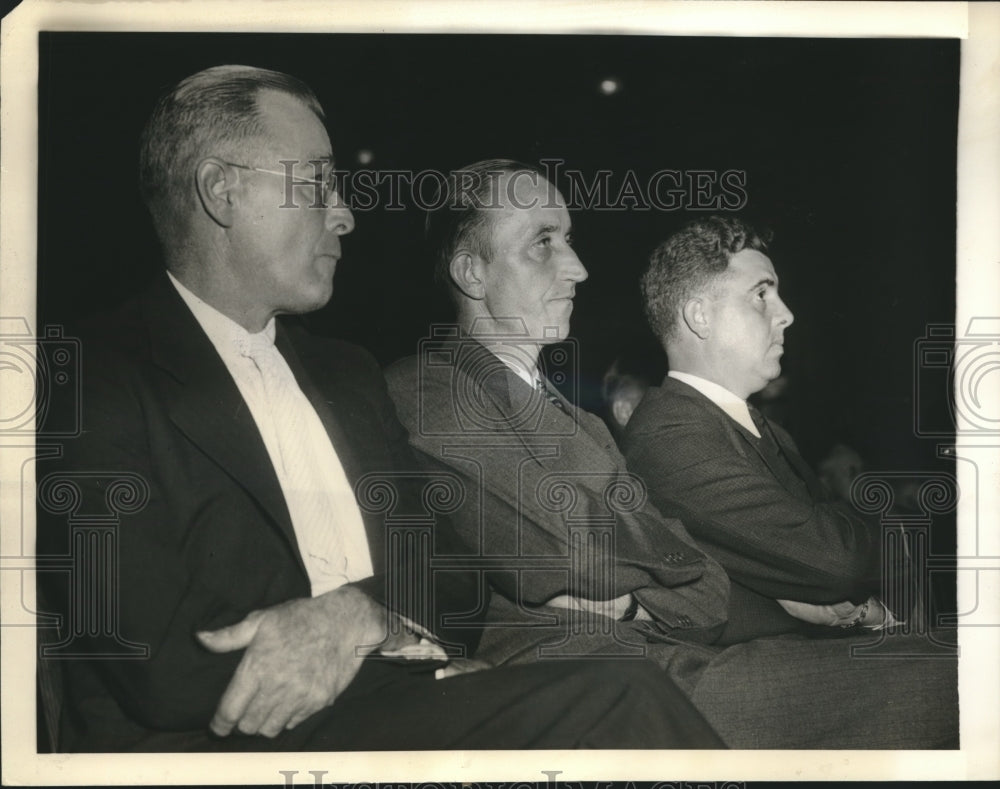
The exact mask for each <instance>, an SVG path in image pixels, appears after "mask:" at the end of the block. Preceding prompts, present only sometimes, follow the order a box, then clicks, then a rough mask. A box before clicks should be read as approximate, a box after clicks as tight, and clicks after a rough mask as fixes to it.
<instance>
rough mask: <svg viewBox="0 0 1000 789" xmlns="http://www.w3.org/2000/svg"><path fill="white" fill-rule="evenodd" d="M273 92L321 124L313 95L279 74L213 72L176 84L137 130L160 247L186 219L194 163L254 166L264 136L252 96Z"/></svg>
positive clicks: (145, 192) (144, 190)
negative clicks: (170, 227) (174, 224)
mask: <svg viewBox="0 0 1000 789" xmlns="http://www.w3.org/2000/svg"><path fill="white" fill-rule="evenodd" d="M262 90H274V91H279V92H281V93H286V94H288V95H290V96H294V97H295V98H298V99H300V100H301V101H302V102H304V103H305V104H306V106H308V107H309V109H311V110H312V111H313V112H314V113H316V116H317V117H318V118H319V119H320V120H321V121H325V118H324V115H323V108H322V107H321V106H320V104H319V101H318V100H317V99H316V96H315V95H314V94H313V92H312V90H310V89H309V87H308V86H307V85H306V84H305V83H304V82H301V81H300V80H298V79H296V78H295V77H291V76H289V75H288V74H282V73H281V72H279V71H269V70H267V69H262V68H256V67H253V66H214V67H212V68H208V69H205V70H204V71H199V72H198V73H197V74H192V75H191V76H190V77H187V78H185V79H183V80H181V81H180V82H179V83H177V85H176V86H174V87H173V88H172V89H170V90H169V91H168V92H167V93H166V94H164V95H163V96H162V97H161V98H160V100H159V101H158V102H157V104H156V107H155V108H154V109H153V113H152V115H151V116H150V118H149V121H148V122H147V123H146V127H145V129H143V132H142V137H141V139H140V149H139V190H140V192H141V194H142V199H143V200H144V202H145V203H146V206H147V207H148V208H149V211H150V213H151V214H152V216H153V223H154V225H156V227H157V233H158V234H159V235H160V237H161V241H162V240H163V233H164V231H165V223H168V222H170V221H171V220H172V219H176V218H177V217H181V216H184V214H185V213H186V212H187V211H190V210H191V205H190V204H189V200H190V197H189V195H190V194H191V189H190V186H191V183H192V181H193V179H194V177H195V172H196V170H197V167H198V163H199V162H200V161H201V160H203V159H205V158H206V157H208V156H218V157H219V158H220V159H225V160H227V161H233V162H235V163H236V164H243V165H251V166H252V165H254V164H255V162H253V161H245V160H246V159H248V158H252V157H253V155H254V154H255V152H256V147H255V145H254V144H255V143H258V142H259V141H260V140H261V138H262V137H263V136H264V135H265V133H266V131H265V129H264V124H263V121H262V119H261V116H260V109H259V106H258V95H259V93H260V92H261V91H262Z"/></svg>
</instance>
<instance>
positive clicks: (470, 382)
mask: <svg viewBox="0 0 1000 789" xmlns="http://www.w3.org/2000/svg"><path fill="white" fill-rule="evenodd" d="M457 368H458V374H459V375H461V376H463V378H464V379H465V381H466V382H467V386H466V387H465V391H467V392H474V391H478V390H481V391H482V393H483V399H482V401H481V402H482V403H483V404H484V405H488V407H489V408H490V410H491V414H490V416H492V417H494V418H496V420H497V425H498V428H499V429H501V430H503V431H504V432H505V433H508V432H509V433H513V434H514V435H515V436H517V438H518V439H519V440H520V441H521V443H522V444H523V445H524V447H525V448H526V449H527V450H528V452H529V453H530V454H531V456H532V458H533V459H534V460H535V461H536V462H537V463H538V464H539V465H540V466H542V467H547V466H548V463H549V461H548V460H547V459H548V458H551V457H552V448H553V445H558V446H559V453H560V457H561V458H563V460H562V461H560V462H567V461H565V459H566V457H567V456H569V455H573V454H575V453H578V452H582V453H585V454H588V455H590V456H595V455H596V453H600V455H601V456H603V455H607V454H608V447H607V444H606V441H605V440H604V437H603V436H601V435H600V431H599V430H597V429H595V426H594V425H593V424H590V423H589V419H588V417H590V415H589V414H587V413H585V412H581V411H580V409H578V408H577V407H576V406H574V405H573V404H572V403H570V402H569V401H568V400H567V399H566V398H565V397H563V396H562V393H560V392H558V391H556V390H554V387H550V388H552V389H553V394H554V395H555V396H556V397H557V398H559V400H560V401H561V402H562V403H563V405H564V407H565V409H566V410H565V412H564V411H562V410H560V409H559V408H558V407H557V406H555V405H553V404H552V403H551V402H549V400H548V399H547V398H546V397H545V395H544V394H542V393H540V392H538V391H536V390H535V389H533V388H532V387H531V386H529V385H528V384H527V383H526V382H525V381H523V380H522V379H521V378H520V377H518V375H517V374H516V373H515V372H514V371H513V370H511V369H510V368H509V367H508V366H507V365H505V364H504V363H503V362H502V361H500V359H498V358H497V356H496V355H495V354H493V353H492V352H491V351H490V350H489V349H487V348H486V347H485V346H483V345H481V344H480V343H478V342H476V341H474V340H469V341H467V342H464V343H462V346H461V350H460V353H459V360H458V363H457ZM591 418H593V419H596V417H591ZM568 437H573V439H574V440H573V441H566V440H565V439H566V438H568ZM568 462H570V463H571V462H572V461H568Z"/></svg>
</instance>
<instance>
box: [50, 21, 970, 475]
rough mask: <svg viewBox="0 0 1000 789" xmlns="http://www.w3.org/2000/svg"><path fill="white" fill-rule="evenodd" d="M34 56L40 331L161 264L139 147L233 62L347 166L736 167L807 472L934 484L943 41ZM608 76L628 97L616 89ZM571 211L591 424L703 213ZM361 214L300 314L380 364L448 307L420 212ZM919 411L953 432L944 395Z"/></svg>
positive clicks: (182, 44) (499, 44) (65, 51)
mask: <svg viewBox="0 0 1000 789" xmlns="http://www.w3.org/2000/svg"><path fill="white" fill-rule="evenodd" d="M40 53H41V58H40V107H39V112H40V114H39V120H40V130H39V131H40V173H39V175H40V188H39V201H40V205H39V239H38V240H39V268H38V270H39V310H40V312H39V314H40V318H41V322H42V323H70V324H72V322H73V321H75V320H76V319H78V318H80V317H82V316H84V315H85V314H87V313H88V312H92V311H99V310H104V309H107V308H108V307H110V306H111V305H112V304H114V303H116V302H118V301H120V300H122V299H123V298H124V297H126V296H127V295H129V294H131V293H133V292H135V291H136V290H138V289H139V288H140V287H141V286H142V285H143V283H144V282H146V281H147V280H148V279H149V278H150V276H151V275H152V274H153V273H154V272H155V271H156V269H157V267H158V259H157V258H158V255H157V250H156V247H155V242H154V239H153V235H152V229H151V224H150V221H149V219H148V217H147V216H146V213H145V209H144V208H143V206H142V204H141V202H140V200H139V196H138V190H137V187H136V169H137V167H136V162H137V149H138V144H137V140H138V136H139V131H140V129H141V127H142V125H143V123H144V121H145V119H146V117H147V116H148V114H149V111H150V109H151V108H152V105H153V103H154V101H155V100H156V98H157V96H158V95H159V94H160V92H161V91H163V90H164V89H165V88H167V87H169V86H171V85H172V84H173V83H175V82H176V81H178V80H179V79H181V78H182V77H184V76H187V75H188V74H191V73H193V72H195V71H197V70H199V69H202V68H205V67H207V66H210V65H216V64H220V63H246V64H252V65H257V66H263V67H267V68H274V69H278V70H282V71H286V72H289V73H291V74H294V75H296V76H298V77H300V78H302V79H303V80H304V81H305V82H307V83H308V84H309V85H311V86H312V87H313V89H314V90H315V91H316V93H317V95H318V97H319V99H320V101H321V103H322V104H323V106H324V107H325V108H326V111H327V116H328V121H329V126H330V129H331V137H332V139H333V144H334V151H335V153H336V155H337V157H338V165H339V166H340V167H341V168H346V169H351V168H355V167H358V166H359V165H358V160H357V153H358V151H359V150H362V149H368V150H370V151H372V152H373V153H374V160H373V161H372V163H371V165H370V167H373V168H378V169H407V170H414V171H419V170H424V169H437V170H448V169H451V168H454V167H458V166H461V165H463V164H468V163H470V162H472V161H474V160H477V159H481V158H492V157H498V156H504V157H511V158H515V159H522V160H526V161H535V162H537V161H539V160H540V159H543V158H549V157H551V158H559V159H562V160H564V161H565V165H564V166H565V167H566V168H572V169H576V170H580V171H582V172H583V173H584V174H585V175H587V176H592V175H593V174H594V173H595V172H596V171H597V170H598V169H610V170H612V171H613V172H614V173H615V176H614V177H613V178H612V184H620V183H621V182H622V179H623V178H624V173H625V172H626V171H628V170H630V169H631V170H634V171H635V172H636V173H637V174H638V175H639V180H640V181H642V182H645V181H646V179H647V178H648V177H649V175H650V174H652V173H653V172H654V171H656V170H660V169H675V170H693V169H703V170H712V171H723V170H727V169H737V170H741V171H744V172H745V173H746V192H747V194H748V197H749V202H748V204H747V206H746V211H745V213H746V214H747V215H749V216H750V217H751V218H753V219H756V220H758V221H762V222H764V223H766V224H767V225H769V226H770V227H771V228H772V229H773V230H774V232H775V242H774V244H773V245H772V259H773V260H774V263H775V267H776V268H777V270H778V273H779V275H780V277H781V280H782V284H781V290H782V296H783V298H784V300H785V302H786V303H787V304H788V305H789V307H790V308H791V309H792V310H793V312H794V313H795V315H796V321H795V325H794V326H793V327H792V328H791V329H790V330H789V332H788V334H787V336H786V353H785V357H784V369H785V372H786V373H787V374H788V376H789V378H790V381H791V386H790V388H789V391H788V395H787V398H786V402H785V403H784V404H783V411H784V415H785V422H786V426H787V427H789V429H790V430H791V432H792V434H793V435H794V436H796V438H797V439H798V441H799V443H800V446H801V448H802V450H803V453H804V455H805V456H806V458H807V459H809V460H810V461H813V462H815V461H817V460H818V459H819V458H820V457H822V455H823V454H824V453H825V452H826V450H827V449H828V448H829V447H830V446H831V445H832V444H833V443H835V442H837V441H841V442H845V443H848V444H850V445H851V446H854V447H855V448H857V449H858V450H859V451H860V452H861V454H862V455H863V456H864V458H865V461H866V464H867V466H868V467H869V468H870V469H873V470H883V469H885V470H889V469H891V470H897V471H909V470H920V469H925V470H938V471H941V470H946V469H943V468H942V461H941V460H939V459H937V457H936V452H935V447H936V445H935V443H934V441H932V440H931V439H927V438H918V437H916V436H915V434H914V420H913V411H914V405H913V403H914V386H915V381H916V383H919V376H916V377H915V374H914V365H913V359H914V348H915V345H914V344H915V342H917V341H918V340H919V339H920V338H922V337H923V336H924V335H925V327H926V326H927V324H931V323H949V322H952V321H953V320H954V300H955V285H954V278H955V253H954V249H955V162H956V131H957V111H958V76H959V75H958V68H959V42H958V41H955V40H895V39H892V40H889V39H881V40H847V39H748V38H675V37H665V36H664V37H652V36H498V35H491V36H476V35H453V36H442V35H402V36H400V35H235V34H233V35H220V34H199V35H179V34H85V33H83V34H81V33H43V34H42V35H41V37H40ZM608 77H614V78H616V79H618V80H619V81H620V85H621V90H620V91H619V92H617V93H616V94H614V95H610V96H607V95H603V94H602V93H601V91H600V90H599V84H600V82H601V80H603V79H605V78H608ZM588 180H589V179H588ZM563 186H564V185H563ZM564 191H565V187H564ZM614 191H617V190H615V189H613V192H614ZM571 209H572V206H571ZM572 213H573V221H574V233H575V236H576V246H577V250H578V252H579V255H580V258H581V259H582V260H583V262H584V264H585V265H586V266H587V268H588V270H589V272H590V279H589V281H588V282H586V283H585V284H584V285H582V286H581V287H580V288H579V289H578V296H577V299H576V309H575V311H574V315H573V334H574V337H575V338H576V339H577V340H578V342H579V346H578V347H579V349H580V371H581V379H580V380H581V383H582V386H581V388H580V390H579V392H578V393H577V394H578V399H579V400H580V402H581V404H582V405H584V406H586V407H589V408H591V409H593V410H597V409H598V408H599V407H600V403H599V385H600V378H601V374H602V372H603V371H604V369H605V368H606V367H607V366H608V365H609V364H610V362H611V361H612V360H613V359H614V358H615V356H617V355H618V354H620V353H622V352H623V351H626V350H632V351H633V353H634V351H635V350H636V349H642V351H641V352H642V355H644V356H645V355H648V356H649V358H653V357H654V356H655V354H657V353H658V351H657V349H656V345H655V343H654V342H653V341H652V340H651V338H650V336H649V334H648V332H647V331H646V329H645V326H644V321H643V317H642V313H641V308H640V303H639V294H638V286H637V281H638V277H639V274H640V272H641V270H642V268H643V266H644V265H645V261H646V258H647V256H648V254H649V252H650V250H651V249H652V248H653V247H654V246H655V245H656V244H657V243H658V242H659V241H661V240H663V239H664V238H665V237H666V236H667V235H668V234H669V233H670V232H671V231H673V230H674V229H676V228H677V227H679V226H680V225H681V224H682V223H683V222H684V221H686V220H687V219H689V218H690V217H691V216H692V215H693V214H694V213H695V212H692V211H685V210H677V211H662V210H651V211H637V210H626V211H615V212H609V211H597V210H580V211H575V212H572ZM356 218H357V229H356V230H355V231H354V233H353V234H352V235H351V236H349V237H348V238H347V239H345V245H344V249H345V258H344V260H343V261H342V262H341V264H340V265H339V267H338V271H337V278H336V284H335V289H334V297H333V299H332V301H331V303H330V305H329V306H328V307H327V308H326V309H325V310H323V311H321V312H320V313H316V314H315V315H313V316H312V317H311V318H310V321H311V323H312V324H313V327H314V328H315V329H317V330H318V331H321V332H325V333H330V334H335V335H338V336H341V337H345V338H347V339H351V340H354V341H356V342H358V343H360V344H362V345H364V346H366V347H368V348H369V349H370V350H371V351H372V352H373V353H374V354H375V355H376V356H377V357H378V358H379V359H380V361H382V362H389V361H392V360H393V359H395V358H398V357H400V356H403V355H406V354H410V353H413V352H415V348H416V342H417V340H418V339H419V338H421V337H423V336H425V335H426V333H427V331H428V325H429V323H430V322H431V321H440V320H447V318H448V315H447V311H446V310H444V311H443V310H442V305H441V303H440V300H439V299H438V298H437V296H436V294H435V292H434V290H433V288H432V286H431V284H430V277H429V272H428V267H427V264H426V262H425V260H424V258H423V256H422V250H421V244H420V233H421V226H422V221H423V218H422V216H421V215H420V212H419V211H416V210H407V211H395V212H393V211H385V210H383V209H380V208H379V209H374V210H368V211H359V212H356ZM921 398H922V400H921V408H922V409H929V410H930V412H932V414H936V417H937V418H938V421H939V422H940V421H941V420H942V419H943V420H944V421H947V411H946V409H947V402H946V387H945V386H944V385H942V384H941V382H940V380H939V379H938V380H936V381H935V382H934V385H933V386H931V387H929V388H928V389H927V390H926V391H924V392H922V394H921Z"/></svg>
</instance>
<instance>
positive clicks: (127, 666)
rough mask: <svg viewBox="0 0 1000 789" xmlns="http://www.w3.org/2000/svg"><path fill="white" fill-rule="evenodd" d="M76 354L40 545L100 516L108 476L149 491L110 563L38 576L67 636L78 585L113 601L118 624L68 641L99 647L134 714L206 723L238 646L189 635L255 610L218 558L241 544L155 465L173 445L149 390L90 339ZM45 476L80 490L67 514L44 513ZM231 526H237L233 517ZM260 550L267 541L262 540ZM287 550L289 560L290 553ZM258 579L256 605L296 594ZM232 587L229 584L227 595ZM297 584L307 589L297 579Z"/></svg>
mask: <svg viewBox="0 0 1000 789" xmlns="http://www.w3.org/2000/svg"><path fill="white" fill-rule="evenodd" d="M82 353H83V359H82V362H83V363H82V374H83V386H82V400H81V401H80V403H81V405H82V414H81V419H82V429H83V434H82V435H81V436H79V437H77V438H74V439H69V440H67V441H66V442H65V447H64V453H63V457H62V458H61V459H60V460H59V462H58V463H55V464H51V465H49V464H46V465H45V466H44V467H42V466H40V468H39V471H40V472H42V473H40V475H39V476H40V480H39V481H40V483H41V485H42V487H41V488H40V492H39V505H40V506H39V521H38V553H39V555H43V556H68V555H70V554H71V551H72V550H73V549H72V544H71V539H72V538H71V527H70V521H71V520H73V519H74V518H79V517H81V516H83V517H85V516H88V515H90V516H93V515H97V516H101V515H105V514H107V513H108V511H109V506H108V500H107V496H108V495H109V494H110V493H111V492H112V490H113V488H114V487H115V486H116V485H117V484H118V483H116V482H115V480H132V489H133V490H136V489H138V490H142V489H143V488H144V489H145V490H148V500H147V501H146V502H145V504H144V506H141V507H140V508H139V510H138V511H137V512H134V513H130V514H123V515H121V516H120V519H119V520H118V523H117V528H116V529H115V531H114V537H113V540H114V553H115V554H116V556H117V568H116V569H117V572H111V573H109V575H108V576H107V577H101V576H99V575H98V574H97V573H96V572H95V571H94V568H92V567H83V568H81V569H79V570H78V569H77V568H74V570H73V572H72V574H68V573H61V572H52V573H42V574H41V576H40V581H41V582H42V583H43V584H44V588H45V590H46V593H47V597H48V600H49V601H50V602H51V604H52V605H53V606H54V607H55V609H56V610H57V611H58V612H59V613H61V614H62V616H63V617H64V629H63V632H64V633H65V632H66V631H67V630H69V631H72V629H73V628H74V625H76V624H78V621H75V620H76V619H77V615H75V614H74V613H73V612H72V607H73V605H74V602H75V604H77V605H79V603H80V602H81V600H80V598H79V594H80V587H81V584H83V585H86V586H89V585H93V586H94V587H96V588H98V589H99V591H98V594H103V595H106V596H108V597H109V598H111V599H113V600H114V601H115V603H116V604H117V611H116V612H115V614H116V615H115V627H114V632H113V633H111V634H93V633H91V634H87V635H85V636H84V637H83V638H78V639H77V640H76V642H75V647H76V648H77V649H78V650H83V651H84V652H86V653H88V654H93V655H105V656H106V657H104V658H102V659H100V660H95V661H94V662H93V666H94V667H95V668H96V671H97V672H98V673H99V675H100V676H101V678H102V680H103V682H104V683H105V685H106V687H107V688H108V690H109V691H110V693H111V695H112V696H113V697H114V699H115V701H117V703H118V705H119V706H120V707H121V709H122V710H123V711H125V713H126V714H127V715H128V716H129V718H131V719H132V720H133V721H136V722H138V723H139V724H140V725H142V726H144V727H146V728H149V729H157V730H188V729H204V728H205V727H207V725H208V722H209V721H210V720H211V717H212V714H213V712H214V710H215V707H216V705H217V704H218V701H219V699H220V698H221V696H222V693H223V692H224V690H225V688H226V686H227V685H228V683H229V680H230V678H231V677H232V674H233V672H234V670H235V668H236V666H237V664H238V662H239V660H240V657H241V654H242V653H239V652H236V653H228V654H212V653H210V652H208V651H207V650H205V649H203V648H202V647H201V646H200V645H199V644H198V643H197V641H196V639H195V632H196V631H197V630H201V629H213V628H217V627H221V626H225V625H229V624H233V623H235V622H237V621H239V620H240V619H241V618H242V617H243V616H244V615H246V614H247V613H249V611H250V610H251V609H250V608H246V607H244V606H243V605H241V601H242V600H245V601H246V603H250V598H247V597H246V595H244V594H243V593H242V592H241V591H240V590H239V589H238V587H242V586H243V585H244V584H243V582H242V579H241V578H238V577H236V576H235V573H236V570H235V568H234V567H232V566H230V565H229V563H228V562H227V563H223V562H222V561H221V554H222V553H224V552H225V551H226V550H227V548H229V547H230V545H232V546H233V547H234V548H236V542H235V541H233V540H232V537H231V536H229V535H227V531H229V530H226V529H220V528H218V527H217V526H213V525H212V524H211V523H210V520H211V519H212V516H213V514H214V513H216V512H219V511H220V510H221V509H223V508H221V507H220V506H219V502H212V501H209V500H205V499H202V502H203V504H204V509H203V510H202V512H200V513H194V514H191V513H186V512H184V511H183V510H184V508H183V507H182V506H179V505H178V503H177V498H178V497H177V495H176V494H177V493H178V491H176V490H172V489H171V486H172V482H176V481H177V480H178V478H177V477H176V476H175V477H173V478H172V477H171V476H170V475H169V474H167V475H165V474H164V473H162V467H161V463H160V461H163V460H169V458H162V457H161V458H157V457H156V456H155V455H154V453H155V452H156V451H157V449H160V450H163V451H169V447H170V442H163V441H162V440H161V439H162V435H163V434H162V430H161V428H162V427H163V425H162V423H159V424H151V423H150V421H149V420H147V418H146V414H149V413H151V412H152V413H155V412H156V410H157V404H156V402H155V398H153V397H151V396H150V394H149V393H148V391H147V392H144V387H143V385H142V384H141V383H140V382H139V381H138V380H137V376H136V375H135V374H134V372H135V369H134V368H133V367H132V366H131V364H130V363H128V362H127V361H126V362H125V363H123V359H122V358H121V357H119V356H117V355H116V354H114V353H104V352H102V351H101V350H100V349H99V347H98V346H96V345H94V344H90V343H87V342H84V344H83V347H82ZM64 405H65V407H67V408H73V407H76V404H75V403H65V404H64ZM220 418H224V417H223V416H220ZM155 422H157V420H155V419H154V423H155ZM176 459H177V460H178V461H181V458H180V457H177V458H176ZM43 468H44V470H43ZM43 473H44V475H45V476H43ZM50 475H51V476H50ZM46 478H48V479H49V480H52V481H55V480H60V479H61V480H68V481H71V482H70V484H71V485H72V486H73V488H74V490H75V491H76V492H77V494H78V495H79V501H78V503H77V504H76V506H75V507H74V508H73V515H72V516H70V518H69V519H67V516H66V515H65V514H62V513H51V512H48V511H47V509H46V507H45V505H44V503H43V502H44V500H45V499H47V498H51V497H52V496H55V497H56V498H58V489H56V488H53V492H52V494H51V495H50V494H46V493H45V492H44V490H45V488H44V486H45V483H46ZM136 480H138V482H136ZM136 486H138V487H136ZM138 495H139V496H140V497H144V495H145V494H142V493H140V494H138ZM190 497H191V499H192V500H195V499H197V498H199V495H198V492H197V491H192V492H191V494H190ZM140 503H141V502H140ZM240 514H245V510H243V509H242V508H241V507H236V508H234V509H233V510H232V515H233V516H234V517H238V516H239V515H240ZM232 526H233V527H234V528H237V529H238V528H239V527H240V524H238V523H236V524H232ZM227 543H229V544H228V545H227ZM259 547H260V549H265V545H264V544H261V545H260V546H259ZM267 547H268V548H270V549H272V550H275V551H278V552H279V553H278V555H277V556H275V557H274V560H275V562H276V563H278V564H279V565H280V563H281V561H282V557H281V554H280V552H281V551H282V550H283V549H282V546H280V545H279V544H278V543H277V542H275V543H272V544H270V545H268V546H267ZM284 556H285V557H286V559H287V558H289V557H288V554H287V551H285V552H284ZM258 570H263V568H261V567H260V566H256V565H255V564H254V563H249V564H248V565H247V567H246V568H244V571H245V572H249V573H253V572H255V571H258ZM258 583H259V584H260V589H259V592H258V593H257V594H256V595H254V596H253V598H255V599H253V602H254V603H259V604H263V605H266V604H268V603H277V602H280V601H282V600H284V599H287V598H288V597H289V596H292V594H293V592H294V591H296V590H293V589H292V588H290V586H291V585H290V584H289V583H288V582H287V581H285V580H283V579H280V578H276V577H274V576H273V574H272V575H271V576H270V577H269V576H268V574H267V573H264V574H263V576H262V577H259V579H258ZM227 585H228V586H229V587H230V590H231V592H228V593H227V591H226V586H227ZM74 588H75V590H74ZM297 591H298V592H299V593H301V592H303V591H305V590H304V589H303V588H302V587H301V584H300V586H299V588H298V590H297ZM84 616H85V617H86V616H87V615H86V614H84ZM119 639H122V640H125V641H127V642H130V643H133V644H138V645H142V646H144V647H146V649H147V650H148V654H147V655H146V657H139V658H135V657H133V658H124V657H116V656H120V655H122V654H123V650H122V648H121V646H120V644H119V643H118V640H119ZM68 668H75V666H68Z"/></svg>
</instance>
